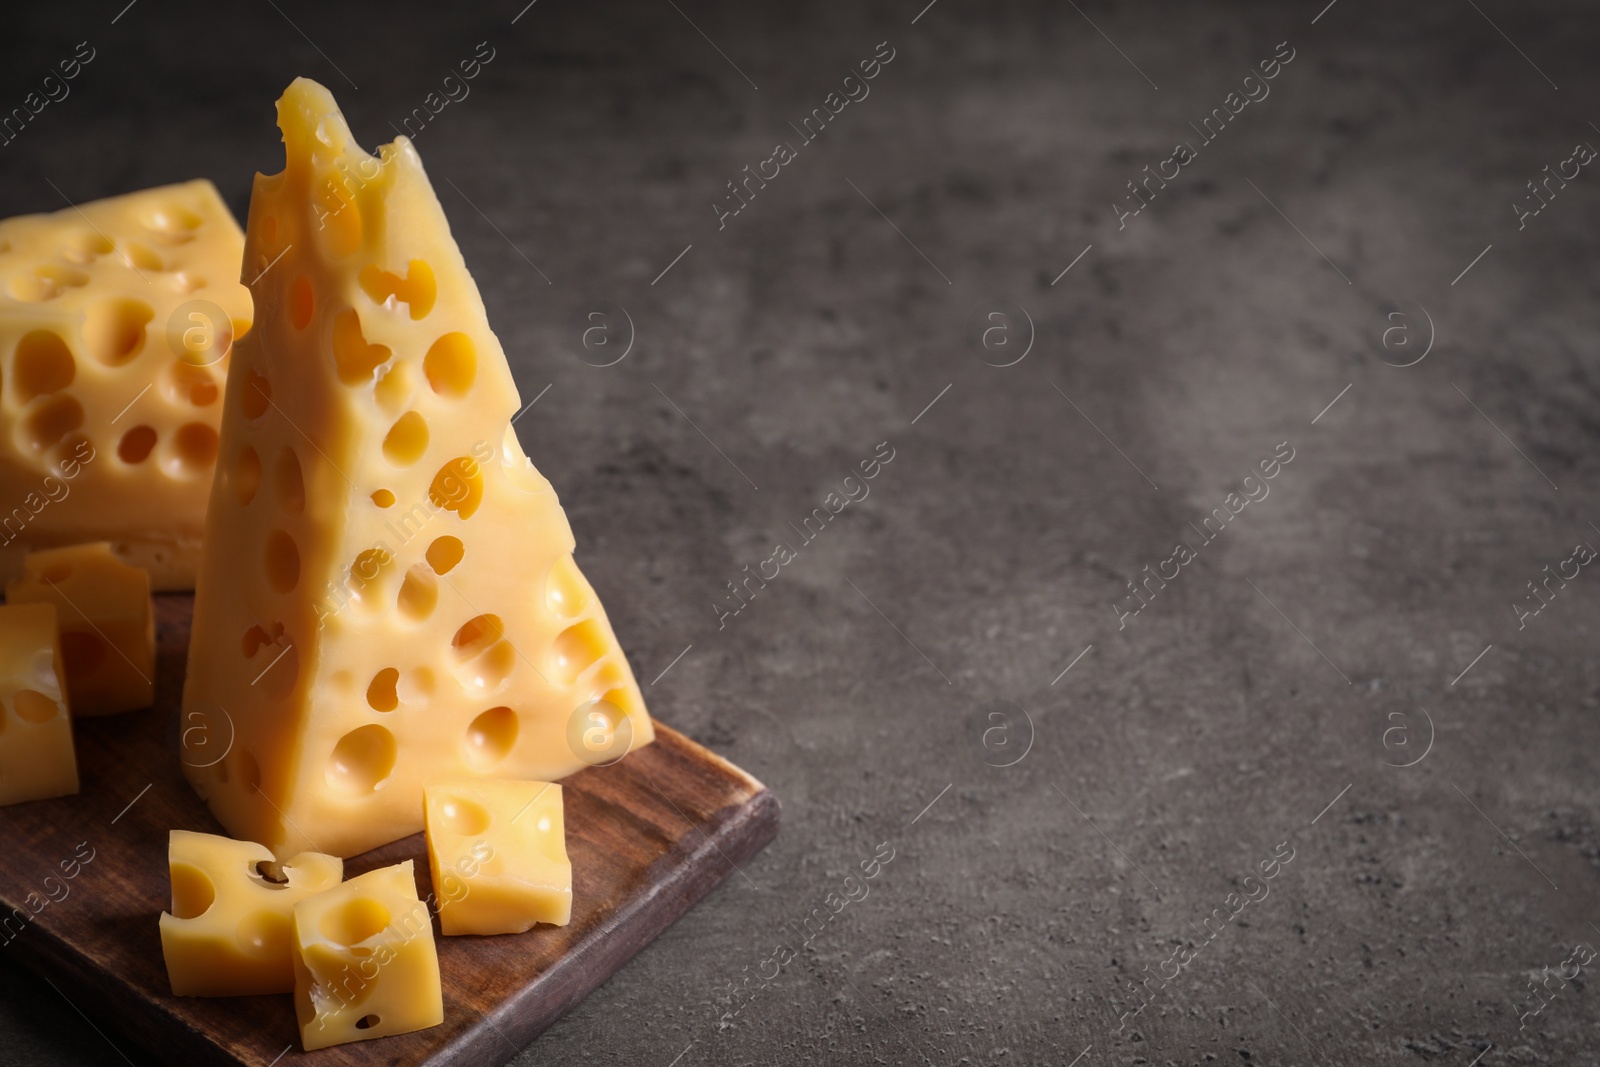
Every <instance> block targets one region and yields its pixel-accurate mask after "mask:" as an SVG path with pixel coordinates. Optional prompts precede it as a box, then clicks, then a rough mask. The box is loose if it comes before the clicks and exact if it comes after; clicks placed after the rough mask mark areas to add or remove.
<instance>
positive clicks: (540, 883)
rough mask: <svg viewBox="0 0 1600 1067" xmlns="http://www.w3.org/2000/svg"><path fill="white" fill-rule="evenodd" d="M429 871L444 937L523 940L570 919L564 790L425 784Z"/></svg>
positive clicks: (532, 785)
mask: <svg viewBox="0 0 1600 1067" xmlns="http://www.w3.org/2000/svg"><path fill="white" fill-rule="evenodd" d="M423 795H424V797H425V798H426V799H425V803H426V807H427V816H428V865H429V866H430V867H431V868H432V869H433V892H434V895H435V896H436V897H437V898H438V901H439V905H438V906H439V928H440V929H441V930H443V931H444V932H445V933H446V934H520V933H522V932H523V931H524V930H527V929H528V928H529V927H531V926H533V924H534V923H553V924H555V925H556V926H565V925H567V922H568V921H569V920H570V919H571V918H572V862H571V861H570V860H568V859H567V836H566V830H565V826H564V823H563V819H562V807H561V787H560V786H559V785H554V784H551V783H548V782H518V781H507V780H499V781H497V780H494V779H477V780H465V781H460V782H450V783H444V784H439V785H430V786H428V788H427V789H426V790H424V794H423Z"/></svg>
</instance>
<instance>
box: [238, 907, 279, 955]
mask: <svg viewBox="0 0 1600 1067" xmlns="http://www.w3.org/2000/svg"><path fill="white" fill-rule="evenodd" d="M291 932H292V928H291V925H290V919H289V916H287V915H285V914H283V913H282V912H278V911H266V910H262V911H257V912H252V913H251V914H249V915H246V916H245V917H244V918H242V919H240V920H239V926H238V929H237V930H236V931H235V936H236V937H237V938H238V940H239V947H240V948H241V949H243V950H244V952H245V954H246V955H249V956H255V957H257V958H258V959H280V958H282V957H284V956H287V955H288V954H289V940H290V934H291Z"/></svg>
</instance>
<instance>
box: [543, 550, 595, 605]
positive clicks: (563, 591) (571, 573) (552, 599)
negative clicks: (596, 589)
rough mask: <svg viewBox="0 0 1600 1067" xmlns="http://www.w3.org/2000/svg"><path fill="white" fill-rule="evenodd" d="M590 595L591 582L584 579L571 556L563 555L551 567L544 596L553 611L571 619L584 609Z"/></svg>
mask: <svg viewBox="0 0 1600 1067" xmlns="http://www.w3.org/2000/svg"><path fill="white" fill-rule="evenodd" d="M590 595H591V594H590V591H589V583H588V582H586V581H584V578H583V573H582V572H581V571H579V570H578V564H577V563H576V562H574V561H573V558H572V557H571V556H562V557H561V558H560V559H559V560H557V561H556V565H555V566H554V567H552V568H550V577H549V579H547V580H546V582H545V589H544V596H545V602H546V603H548V604H549V605H550V610H551V611H553V612H555V613H556V614H557V615H562V616H565V617H567V618H569V619H570V618H572V617H574V616H576V615H577V614H579V613H580V612H581V611H583V609H584V607H585V606H587V605H588V603H589V597H590Z"/></svg>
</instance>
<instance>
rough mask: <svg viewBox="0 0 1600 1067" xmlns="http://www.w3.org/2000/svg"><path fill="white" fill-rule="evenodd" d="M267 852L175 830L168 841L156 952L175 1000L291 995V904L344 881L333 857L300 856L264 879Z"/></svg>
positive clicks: (242, 843)
mask: <svg viewBox="0 0 1600 1067" xmlns="http://www.w3.org/2000/svg"><path fill="white" fill-rule="evenodd" d="M272 863H273V859H272V852H271V850H270V849H268V848H266V847H265V846H263V845H258V844H256V843H254V842H253V841H234V840H231V839H229V838H226V837H217V836H216V835H214V834H197V833H192V832H190V831H188V830H174V831H172V835H171V837H170V839H169V840H168V843H167V866H168V870H169V871H170V872H171V875H172V911H170V912H162V913H161V954H162V956H164V957H165V958H166V961H167V978H168V980H170V981H171V983H172V992H173V995H174V996H180V997H245V996H255V995H258V994H263V993H289V992H292V991H293V990H294V906H295V905H296V904H298V903H299V902H300V901H302V900H304V899H306V898H307V897H309V896H312V895H313V894H316V893H320V892H322V891H323V890H326V889H332V888H333V887H334V886H336V885H338V884H339V879H341V878H343V877H344V863H343V861H342V860H340V859H338V858H337V857H335V856H324V855H322V854H321V853H318V852H304V853H301V854H300V855H298V856H295V857H294V858H293V859H291V860H288V861H287V862H285V863H284V864H283V867H282V878H283V880H282V881H275V880H273V879H271V878H269V877H267V876H268V874H271V873H272V871H273V868H272V867H270V866H268V865H269V864H272Z"/></svg>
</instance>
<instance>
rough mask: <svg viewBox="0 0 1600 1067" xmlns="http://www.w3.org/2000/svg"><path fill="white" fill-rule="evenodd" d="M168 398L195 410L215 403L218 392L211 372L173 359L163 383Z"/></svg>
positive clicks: (181, 360)
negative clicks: (190, 406) (188, 405)
mask: <svg viewBox="0 0 1600 1067" xmlns="http://www.w3.org/2000/svg"><path fill="white" fill-rule="evenodd" d="M163 385H164V387H165V391H166V394H167V396H168V397H170V398H171V399H172V401H173V402H174V403H177V404H190V405H192V406H194V407H197V408H203V407H207V406H209V405H211V404H214V403H216V401H217V396H218V394H219V392H220V390H218V388H217V382H216V379H215V378H213V377H211V372H210V371H207V370H206V369H205V368H203V367H198V366H196V365H195V364H193V363H190V362H188V361H187V360H184V359H175V360H173V361H172V366H170V367H168V368H167V373H166V376H165V381H164V382H163Z"/></svg>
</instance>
